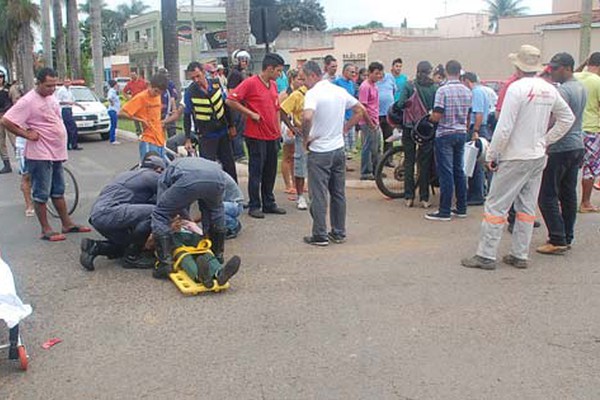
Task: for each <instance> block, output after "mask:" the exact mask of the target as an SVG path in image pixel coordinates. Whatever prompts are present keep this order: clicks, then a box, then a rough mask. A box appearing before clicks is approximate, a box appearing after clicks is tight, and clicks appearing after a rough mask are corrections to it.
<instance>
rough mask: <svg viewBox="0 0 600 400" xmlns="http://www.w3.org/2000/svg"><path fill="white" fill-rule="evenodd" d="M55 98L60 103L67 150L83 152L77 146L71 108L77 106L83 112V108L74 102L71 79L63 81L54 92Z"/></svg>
mask: <svg viewBox="0 0 600 400" xmlns="http://www.w3.org/2000/svg"><path fill="white" fill-rule="evenodd" d="M55 96H56V99H57V100H58V102H59V103H60V112H61V114H62V119H63V123H64V124H65V128H66V129H67V148H68V149H69V150H83V148H82V147H80V146H78V145H77V135H78V132H77V124H76V123H75V119H74V118H73V106H77V107H79V108H81V109H82V110H85V107H84V106H82V105H81V104H79V103H77V102H76V101H75V97H73V92H71V79H69V78H65V79H64V81H63V85H62V86H61V88H60V89H58V90H57V91H56V94H55Z"/></svg>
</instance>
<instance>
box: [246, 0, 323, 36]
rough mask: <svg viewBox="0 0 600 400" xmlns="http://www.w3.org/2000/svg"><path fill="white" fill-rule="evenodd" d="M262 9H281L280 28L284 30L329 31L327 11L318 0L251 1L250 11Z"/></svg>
mask: <svg viewBox="0 0 600 400" xmlns="http://www.w3.org/2000/svg"><path fill="white" fill-rule="evenodd" d="M260 7H278V8H279V12H278V14H279V26H280V27H281V29H282V30H292V29H294V28H300V29H301V30H317V31H324V30H325V29H327V22H326V21H325V9H324V8H323V6H322V5H321V4H320V3H319V1H318V0H251V1H250V10H251V12H252V10H253V9H257V8H260Z"/></svg>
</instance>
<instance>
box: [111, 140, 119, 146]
mask: <svg viewBox="0 0 600 400" xmlns="http://www.w3.org/2000/svg"><path fill="white" fill-rule="evenodd" d="M110 144H114V145H119V144H121V142H119V141H117V140H115V141H114V142H110Z"/></svg>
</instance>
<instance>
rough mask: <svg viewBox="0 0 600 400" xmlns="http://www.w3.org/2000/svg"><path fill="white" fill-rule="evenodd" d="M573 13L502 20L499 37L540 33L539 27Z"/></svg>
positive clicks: (499, 25)
mask: <svg viewBox="0 0 600 400" xmlns="http://www.w3.org/2000/svg"><path fill="white" fill-rule="evenodd" d="M571 14H573V13H569V12H568V13H561V14H542V15H527V16H522V17H507V18H500V19H499V21H498V34H499V35H514V34H517V33H533V32H536V31H539V29H538V28H536V27H537V26H538V25H543V24H547V23H548V22H552V21H556V20H558V19H561V18H564V17H566V16H568V15H571Z"/></svg>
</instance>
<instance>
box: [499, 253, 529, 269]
mask: <svg viewBox="0 0 600 400" xmlns="http://www.w3.org/2000/svg"><path fill="white" fill-rule="evenodd" d="M502 262H503V263H504V264H508V265H512V266H513V267H515V268H520V269H525V268H527V266H528V265H529V262H528V261H527V260H523V259H521V258H517V257H515V256H513V255H512V254H509V255H507V256H504V257H503V258H502Z"/></svg>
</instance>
